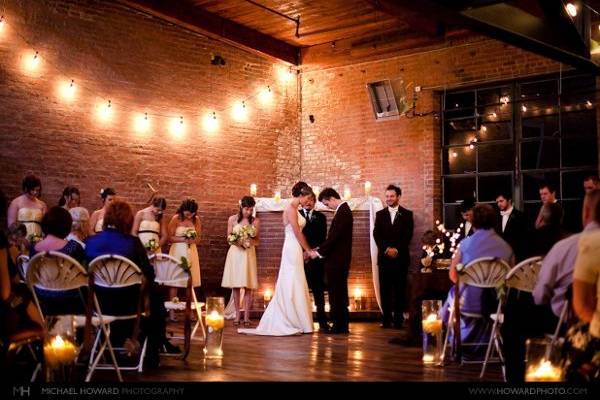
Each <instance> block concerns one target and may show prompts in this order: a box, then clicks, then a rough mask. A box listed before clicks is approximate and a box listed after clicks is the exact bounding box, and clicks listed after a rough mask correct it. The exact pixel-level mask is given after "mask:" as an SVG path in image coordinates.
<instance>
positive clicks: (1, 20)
mask: <svg viewBox="0 0 600 400" xmlns="http://www.w3.org/2000/svg"><path fill="white" fill-rule="evenodd" d="M5 27H6V22H5V21H4V15H0V35H2V32H4V30H5Z"/></svg>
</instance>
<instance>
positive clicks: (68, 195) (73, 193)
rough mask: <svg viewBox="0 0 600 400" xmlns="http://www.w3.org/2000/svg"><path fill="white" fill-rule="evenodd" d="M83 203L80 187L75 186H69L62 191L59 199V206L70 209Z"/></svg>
mask: <svg viewBox="0 0 600 400" xmlns="http://www.w3.org/2000/svg"><path fill="white" fill-rule="evenodd" d="M80 204H81V197H80V194H79V189H77V188H76V187H75V186H67V187H66V188H64V190H63V192H62V196H60V199H58V206H59V207H63V208H66V209H67V210H70V209H71V208H74V207H79V205H80Z"/></svg>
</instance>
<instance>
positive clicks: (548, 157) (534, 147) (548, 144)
mask: <svg viewBox="0 0 600 400" xmlns="http://www.w3.org/2000/svg"><path fill="white" fill-rule="evenodd" d="M559 166H560V143H559V141H558V140H539V141H537V140H536V141H534V142H522V143H521V168H522V169H540V168H558V167H559Z"/></svg>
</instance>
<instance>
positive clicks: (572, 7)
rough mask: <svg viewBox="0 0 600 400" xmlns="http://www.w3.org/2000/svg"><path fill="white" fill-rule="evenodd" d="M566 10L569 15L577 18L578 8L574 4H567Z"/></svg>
mask: <svg viewBox="0 0 600 400" xmlns="http://www.w3.org/2000/svg"><path fill="white" fill-rule="evenodd" d="M565 9H566V10H567V13H568V14H569V15H570V16H571V17H573V18H575V17H576V16H577V6H576V5H575V4H573V3H567V5H566V6H565Z"/></svg>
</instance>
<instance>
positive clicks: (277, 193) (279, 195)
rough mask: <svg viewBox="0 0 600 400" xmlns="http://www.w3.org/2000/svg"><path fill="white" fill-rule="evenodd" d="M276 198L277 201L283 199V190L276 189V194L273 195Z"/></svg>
mask: <svg viewBox="0 0 600 400" xmlns="http://www.w3.org/2000/svg"><path fill="white" fill-rule="evenodd" d="M273 197H274V198H275V201H276V202H280V201H281V190H276V191H275V196H273Z"/></svg>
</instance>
